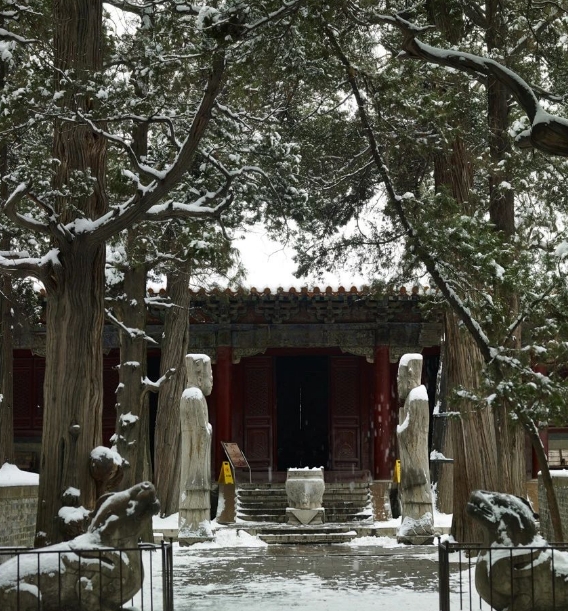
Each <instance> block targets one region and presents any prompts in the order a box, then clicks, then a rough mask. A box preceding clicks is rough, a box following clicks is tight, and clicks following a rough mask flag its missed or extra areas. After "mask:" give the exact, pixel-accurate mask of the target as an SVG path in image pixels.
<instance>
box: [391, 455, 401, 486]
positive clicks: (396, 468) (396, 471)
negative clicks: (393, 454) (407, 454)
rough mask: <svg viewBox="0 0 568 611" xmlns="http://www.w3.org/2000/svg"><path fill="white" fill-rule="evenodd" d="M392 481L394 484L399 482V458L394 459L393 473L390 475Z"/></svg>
mask: <svg viewBox="0 0 568 611" xmlns="http://www.w3.org/2000/svg"><path fill="white" fill-rule="evenodd" d="M392 481H393V482H394V483H395V484H400V460H396V462H395V463H394V473H393V476H392Z"/></svg>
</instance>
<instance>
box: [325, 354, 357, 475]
mask: <svg viewBox="0 0 568 611" xmlns="http://www.w3.org/2000/svg"><path fill="white" fill-rule="evenodd" d="M330 368H331V371H330V377H331V397H330V407H331V418H330V425H331V461H332V469H333V470H335V471H352V470H359V469H361V430H362V428H361V370H360V359H359V358H358V357H356V356H353V357H347V356H338V357H332V358H331V364H330Z"/></svg>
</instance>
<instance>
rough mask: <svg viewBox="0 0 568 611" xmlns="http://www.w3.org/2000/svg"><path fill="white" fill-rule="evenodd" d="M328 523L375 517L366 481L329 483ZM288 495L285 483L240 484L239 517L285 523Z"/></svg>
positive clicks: (327, 495)
mask: <svg viewBox="0 0 568 611" xmlns="http://www.w3.org/2000/svg"><path fill="white" fill-rule="evenodd" d="M322 505H323V507H324V508H325V510H326V512H325V521H326V523H343V522H364V521H368V520H371V519H372V510H371V509H370V492H369V484H368V483H367V482H356V483H351V482H349V483H332V484H326V489H325V492H324V495H323V502H322ZM287 507H288V498H287V495H286V488H285V484H284V483H265V484H257V483H255V484H239V485H238V488H237V516H238V518H239V519H241V520H243V521H246V522H260V523H263V522H275V523H283V522H286V508H287Z"/></svg>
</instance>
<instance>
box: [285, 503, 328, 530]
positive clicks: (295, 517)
mask: <svg viewBox="0 0 568 611" xmlns="http://www.w3.org/2000/svg"><path fill="white" fill-rule="evenodd" d="M286 521H287V522H288V524H291V525H292V526H306V525H308V524H311V525H316V524H323V523H324V522H325V509H324V508H323V507H320V508H319V509H293V508H292V507H287V508H286Z"/></svg>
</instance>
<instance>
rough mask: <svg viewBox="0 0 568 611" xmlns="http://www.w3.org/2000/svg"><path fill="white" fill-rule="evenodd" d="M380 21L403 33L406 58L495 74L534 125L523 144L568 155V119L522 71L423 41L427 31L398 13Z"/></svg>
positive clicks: (520, 142)
mask: <svg viewBox="0 0 568 611" xmlns="http://www.w3.org/2000/svg"><path fill="white" fill-rule="evenodd" d="M373 20H374V21H375V22H376V23H388V24H390V25H395V26H397V27H398V28H399V29H400V30H401V32H402V34H403V37H404V38H403V43H402V48H403V50H404V51H403V53H401V54H400V55H399V57H401V58H402V59H404V58H410V59H420V60H422V61H427V62H429V63H432V64H437V65H439V66H448V67H450V68H454V69H456V70H459V71H461V72H467V73H469V74H473V75H479V74H481V75H484V76H492V77H493V78H495V79H497V80H498V81H499V82H500V83H502V84H503V85H505V87H507V89H508V90H509V92H510V93H511V94H512V95H513V96H515V98H516V99H517V101H518V103H519V104H520V106H521V107H522V109H523V110H524V111H525V113H526V114H527V116H528V118H529V120H530V122H531V125H532V127H531V129H529V130H526V131H525V132H523V133H522V134H519V135H518V136H517V140H516V144H517V146H519V147H520V148H529V147H534V148H536V149H539V150H541V151H543V152H545V153H549V154H552V155H561V156H568V120H566V119H564V118H562V117H558V116H555V115H551V114H550V113H548V112H546V111H545V110H544V108H543V107H542V106H541V105H540V103H539V101H538V99H537V97H536V95H535V93H534V91H533V90H532V88H531V86H530V85H529V84H528V83H527V82H526V81H525V80H524V79H523V78H521V77H520V76H519V75H518V74H516V73H515V72H513V71H512V70H509V68H506V67H505V66H502V65H501V64H499V63H498V62H496V61H495V60H493V59H490V58H486V57H480V56H478V55H473V54H471V53H465V52H462V51H454V50H445V49H440V48H438V47H432V46H430V45H427V44H425V43H423V42H420V41H419V40H418V39H417V38H416V36H417V35H418V34H420V33H422V32H424V31H425V28H419V27H417V26H415V25H413V24H412V23H410V22H408V21H406V20H405V19H402V18H401V17H398V16H395V17H391V16H385V15H382V16H379V15H375V16H374V18H373Z"/></svg>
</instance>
